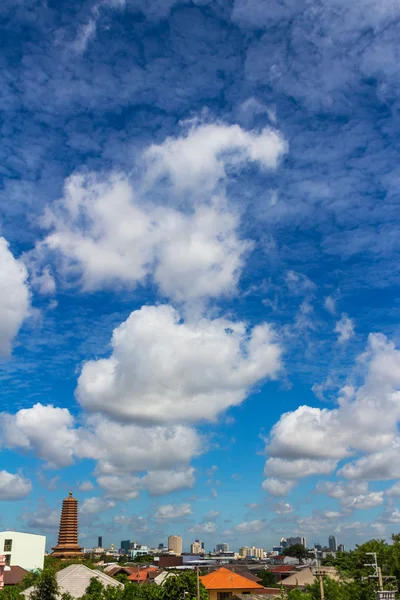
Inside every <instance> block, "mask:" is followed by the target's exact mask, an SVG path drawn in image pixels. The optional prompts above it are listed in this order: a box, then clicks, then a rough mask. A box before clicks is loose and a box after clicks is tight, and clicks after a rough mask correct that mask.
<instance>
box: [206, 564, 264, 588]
mask: <svg viewBox="0 0 400 600" xmlns="http://www.w3.org/2000/svg"><path fill="white" fill-rule="evenodd" d="M200 579H201V581H202V583H203V585H204V587H205V588H206V589H207V590H255V589H257V590H259V589H263V586H262V585H259V584H258V583H256V582H255V581H251V579H247V577H243V576H242V575H238V574H237V573H233V572H232V571H230V570H229V569H225V568H224V567H222V568H221V569H217V570H216V571H213V572H212V573H208V575H203V576H202V577H200Z"/></svg>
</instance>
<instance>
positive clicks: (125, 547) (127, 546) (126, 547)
mask: <svg viewBox="0 0 400 600" xmlns="http://www.w3.org/2000/svg"><path fill="white" fill-rule="evenodd" d="M130 549H131V540H122V542H121V550H123V551H124V554H126V555H127V554H128V553H129V550H130Z"/></svg>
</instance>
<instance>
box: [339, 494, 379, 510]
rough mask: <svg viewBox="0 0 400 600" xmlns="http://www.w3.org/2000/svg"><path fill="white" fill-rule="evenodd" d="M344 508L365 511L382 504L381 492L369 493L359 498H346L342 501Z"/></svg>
mask: <svg viewBox="0 0 400 600" xmlns="http://www.w3.org/2000/svg"><path fill="white" fill-rule="evenodd" d="M342 504H343V506H344V507H345V508H354V509H360V510H365V509H368V508H375V507H376V506H379V505H380V504H383V492H370V493H369V494H361V495H359V496H353V497H351V496H350V497H347V498H344V499H343V500H342Z"/></svg>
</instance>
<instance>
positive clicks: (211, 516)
mask: <svg viewBox="0 0 400 600" xmlns="http://www.w3.org/2000/svg"><path fill="white" fill-rule="evenodd" d="M219 516H220V512H219V511H218V510H209V511H208V513H207V514H206V515H204V517H203V520H204V521H215V520H216V519H218V517H219Z"/></svg>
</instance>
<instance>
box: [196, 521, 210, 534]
mask: <svg viewBox="0 0 400 600" xmlns="http://www.w3.org/2000/svg"><path fill="white" fill-rule="evenodd" d="M216 531H217V526H216V524H215V523H214V522H213V521H208V522H206V523H198V524H197V525H193V527H191V528H190V529H189V532H190V533H204V534H207V533H215V532H216Z"/></svg>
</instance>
